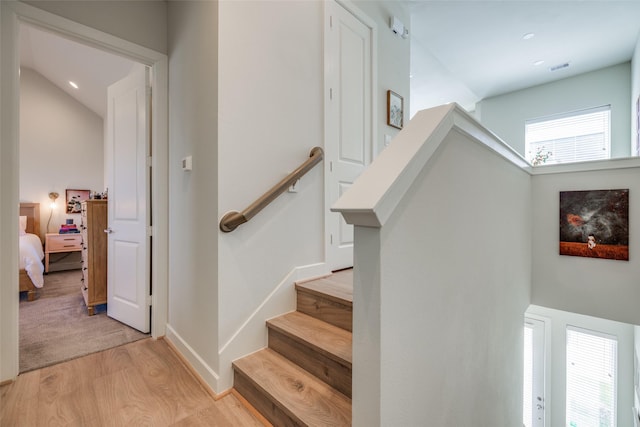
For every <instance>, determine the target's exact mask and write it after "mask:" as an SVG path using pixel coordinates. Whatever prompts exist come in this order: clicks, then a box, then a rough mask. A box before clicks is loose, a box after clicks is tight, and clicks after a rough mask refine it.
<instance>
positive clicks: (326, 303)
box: [297, 290, 353, 332]
mask: <svg viewBox="0 0 640 427" xmlns="http://www.w3.org/2000/svg"><path fill="white" fill-rule="evenodd" d="M297 299H298V305H297V309H298V311H300V312H302V313H304V314H308V315H309V316H312V317H315V318H316V319H320V320H323V321H325V322H327V323H330V324H332V325H334V326H337V327H339V328H342V329H345V330H347V331H349V332H351V331H352V329H353V327H352V324H353V310H352V308H351V306H346V305H342V304H340V303H337V302H335V301H331V300H329V299H325V298H322V297H320V296H317V295H314V294H310V293H307V292H304V291H303V290H298V292H297Z"/></svg>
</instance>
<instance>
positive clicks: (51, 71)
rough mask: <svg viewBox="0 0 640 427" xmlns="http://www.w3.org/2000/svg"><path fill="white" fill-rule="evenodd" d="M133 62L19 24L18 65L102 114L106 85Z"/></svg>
mask: <svg viewBox="0 0 640 427" xmlns="http://www.w3.org/2000/svg"><path fill="white" fill-rule="evenodd" d="M134 64H135V63H134V62H133V61H131V60H129V59H126V58H123V57H121V56H117V55H114V54H111V53H107V52H104V51H102V50H99V49H96V48H93V47H89V46H86V45H83V44H81V43H77V42H74V41H72V40H69V39H65V38H63V37H61V36H57V35H54V34H51V33H49V32H46V31H43V30H40V29H37V28H35V27H31V26H29V25H25V24H22V25H21V26H20V67H21V68H23V67H25V68H31V69H32V70H34V71H37V72H38V73H40V74H41V75H43V76H44V77H45V78H46V79H47V80H49V81H51V82H52V83H53V84H55V85H56V86H58V87H59V88H60V89H62V90H63V91H65V92H67V93H68V94H69V95H71V96H72V97H73V98H75V99H76V100H77V101H79V102H80V103H82V104H84V105H85V106H86V107H87V108H89V109H90V110H92V111H93V112H94V113H96V114H97V115H99V116H100V117H102V118H104V117H105V113H106V109H107V87H108V86H109V85H111V84H112V83H115V82H117V81H118V80H120V79H122V78H123V77H125V76H126V75H128V74H129V73H130V72H131V70H132V68H133V66H134ZM69 81H73V82H75V83H76V84H77V85H78V89H74V88H73V87H71V85H70V84H69Z"/></svg>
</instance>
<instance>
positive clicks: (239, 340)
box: [210, 263, 331, 393]
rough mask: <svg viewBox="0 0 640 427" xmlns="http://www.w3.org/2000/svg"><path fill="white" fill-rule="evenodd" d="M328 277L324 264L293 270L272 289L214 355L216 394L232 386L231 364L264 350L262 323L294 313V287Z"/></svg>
mask: <svg viewBox="0 0 640 427" xmlns="http://www.w3.org/2000/svg"><path fill="white" fill-rule="evenodd" d="M330 273H331V272H330V270H329V267H328V265H327V264H325V263H318V264H311V265H306V266H301V267H296V268H294V269H293V270H291V271H290V272H289V273H288V274H287V275H286V276H285V277H284V278H283V279H282V280H281V281H280V283H278V284H277V285H276V286H275V287H274V289H273V290H272V291H271V292H270V293H269V295H267V297H266V298H265V299H264V301H262V303H260V305H258V307H257V308H256V309H255V310H254V311H253V313H251V314H250V315H249V317H247V319H246V320H245V321H244V322H243V323H242V325H241V326H240V327H239V328H238V329H237V330H236V331H235V332H234V334H233V335H232V336H231V338H229V339H228V340H227V342H226V343H224V344H223V345H222V346H221V347H220V350H219V351H218V356H219V363H220V373H219V377H218V380H217V383H216V384H215V386H214V385H213V384H210V385H211V387H212V388H213V389H214V390H215V392H216V393H221V392H223V391H224V390H226V389H229V388H231V387H232V386H233V371H232V368H231V362H233V361H234V360H236V359H238V358H240V357H243V356H246V355H247V354H250V353H253V352H255V351H258V350H260V349H262V348H264V347H266V346H267V328H266V324H265V322H266V321H267V320H268V319H271V318H273V317H275V316H280V315H281V314H283V313H288V312H290V311H295V309H296V293H295V288H294V285H295V283H296V282H301V281H306V280H310V279H314V278H318V277H322V276H326V275H328V274H330Z"/></svg>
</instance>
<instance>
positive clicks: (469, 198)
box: [380, 133, 531, 426]
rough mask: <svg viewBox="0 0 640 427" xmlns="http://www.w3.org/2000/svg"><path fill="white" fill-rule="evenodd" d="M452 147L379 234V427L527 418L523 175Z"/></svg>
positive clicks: (484, 153)
mask: <svg viewBox="0 0 640 427" xmlns="http://www.w3.org/2000/svg"><path fill="white" fill-rule="evenodd" d="M449 138H451V140H450V141H449V142H448V143H447V146H446V147H445V148H444V149H443V150H442V151H441V152H440V153H439V154H438V155H437V158H436V159H432V160H431V161H432V162H433V165H429V166H428V167H427V168H425V170H424V171H423V172H422V174H421V177H420V179H419V180H418V181H417V182H416V183H415V184H414V185H415V186H414V188H413V189H412V190H411V192H410V194H408V195H407V196H406V199H405V200H404V201H403V202H402V203H401V205H400V207H399V208H398V211H397V213H396V214H394V216H393V217H392V219H391V220H390V221H389V223H388V224H387V225H386V226H385V227H383V229H382V234H381V241H382V244H381V246H382V251H381V260H380V264H381V266H380V269H381V277H382V280H381V281H382V289H381V296H380V298H381V300H382V301H383V304H382V312H381V313H380V323H381V325H382V327H381V331H382V332H381V335H382V336H381V348H382V352H381V359H382V365H383V370H382V381H381V384H382V386H381V390H382V398H381V406H382V407H381V420H382V422H381V424H380V425H434V426H436V425H437V426H463V425H487V426H489V425H491V426H499V425H501V426H507V425H517V424H518V421H519V420H521V419H522V399H521V393H520V390H522V375H516V374H514V373H521V372H522V361H521V359H522V321H521V319H522V314H523V312H524V310H525V309H526V307H527V306H528V304H529V274H530V271H531V270H530V269H531V267H530V255H531V252H530V251H531V249H530V234H529V230H528V228H527V227H523V226H522V222H521V221H522V220H526V219H527V218H529V208H530V192H529V176H528V175H527V174H526V173H525V172H523V171H521V170H519V169H518V168H517V167H515V166H513V165H511V164H509V163H508V162H506V161H505V160H504V159H502V158H500V157H498V156H496V155H495V154H493V153H491V152H489V151H488V150H486V149H485V148H484V147H481V146H479V145H478V144H476V143H474V142H469V140H468V139H467V138H464V137H462V136H460V135H459V134H455V133H454V134H450V136H449ZM489 188H491V189H492V190H491V191H487V189H489ZM489 402H490V404H489Z"/></svg>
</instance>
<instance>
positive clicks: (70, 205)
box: [66, 189, 90, 214]
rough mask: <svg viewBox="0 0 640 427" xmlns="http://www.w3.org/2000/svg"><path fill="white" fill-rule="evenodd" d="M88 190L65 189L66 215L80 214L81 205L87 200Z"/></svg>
mask: <svg viewBox="0 0 640 427" xmlns="http://www.w3.org/2000/svg"><path fill="white" fill-rule="evenodd" d="M89 193H90V191H89V190H70V189H67V191H66V196H67V205H66V206H67V213H68V214H74V213H80V210H81V205H80V203H82V202H83V201H85V200H89Z"/></svg>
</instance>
